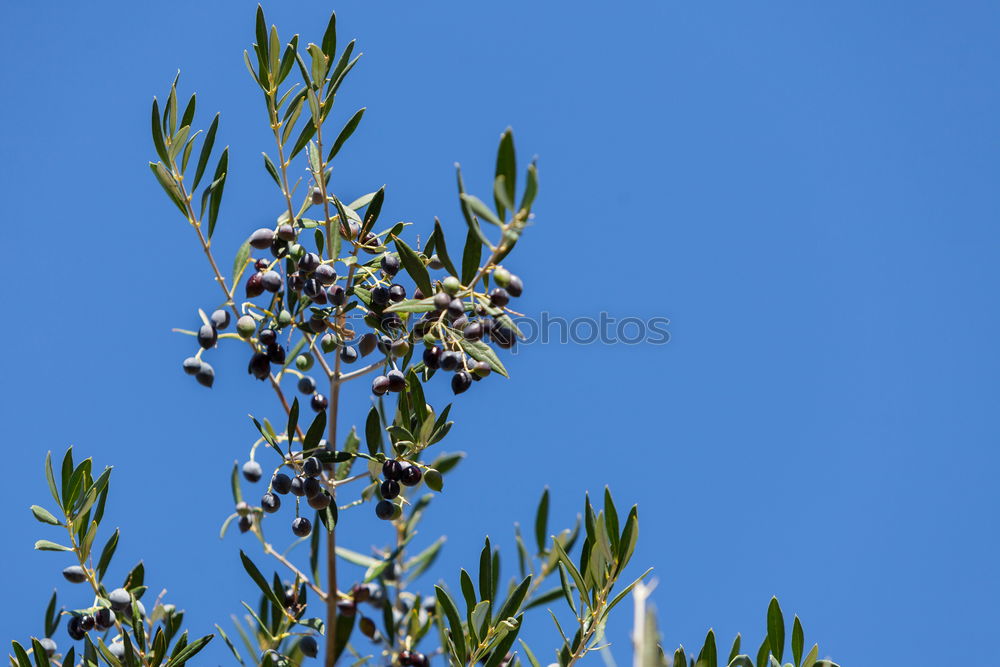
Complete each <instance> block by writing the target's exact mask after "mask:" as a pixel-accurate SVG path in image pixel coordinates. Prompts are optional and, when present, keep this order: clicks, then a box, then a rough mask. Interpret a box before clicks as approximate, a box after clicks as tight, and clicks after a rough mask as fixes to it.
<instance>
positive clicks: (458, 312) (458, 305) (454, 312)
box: [448, 299, 465, 318]
mask: <svg viewBox="0 0 1000 667" xmlns="http://www.w3.org/2000/svg"><path fill="white" fill-rule="evenodd" d="M464 312H465V304H463V303H462V300H461V299H452V300H451V301H450V302H449V303H448V315H450V316H451V317H453V318H456V317H461V316H462V313H464Z"/></svg>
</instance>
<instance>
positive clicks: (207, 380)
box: [194, 361, 215, 388]
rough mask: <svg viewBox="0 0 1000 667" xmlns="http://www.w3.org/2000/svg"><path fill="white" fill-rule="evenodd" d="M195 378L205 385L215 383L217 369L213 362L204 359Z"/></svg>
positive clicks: (209, 385) (208, 385)
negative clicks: (206, 361)
mask: <svg viewBox="0 0 1000 667" xmlns="http://www.w3.org/2000/svg"><path fill="white" fill-rule="evenodd" d="M194 379H195V380H197V381H198V384H200V385H201V386H203V387H209V388H211V386H212V385H213V384H215V369H214V368H212V366H211V364H207V363H205V362H204V361H203V362H201V368H199V369H198V372H197V373H195V375H194Z"/></svg>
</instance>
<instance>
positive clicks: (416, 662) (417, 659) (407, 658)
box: [398, 651, 431, 667]
mask: <svg viewBox="0 0 1000 667" xmlns="http://www.w3.org/2000/svg"><path fill="white" fill-rule="evenodd" d="M398 662H399V664H400V665H402V666H403V667H428V665H430V664H431V661H430V660H428V658H427V656H426V655H424V654H423V653H420V652H419V651H400V652H399V658H398Z"/></svg>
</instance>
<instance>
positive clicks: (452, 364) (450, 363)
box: [438, 350, 462, 373]
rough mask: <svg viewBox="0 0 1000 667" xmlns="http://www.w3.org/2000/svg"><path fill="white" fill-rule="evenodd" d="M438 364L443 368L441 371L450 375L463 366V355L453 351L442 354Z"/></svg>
mask: <svg viewBox="0 0 1000 667" xmlns="http://www.w3.org/2000/svg"><path fill="white" fill-rule="evenodd" d="M438 363H439V365H440V366H441V370H443V371H448V372H449V373H450V372H451V371H453V370H455V369H457V368H458V367H459V366H460V365H461V364H462V355H461V354H459V353H458V352H454V351H452V350H446V351H444V352H442V353H441V356H440V358H439V360H438Z"/></svg>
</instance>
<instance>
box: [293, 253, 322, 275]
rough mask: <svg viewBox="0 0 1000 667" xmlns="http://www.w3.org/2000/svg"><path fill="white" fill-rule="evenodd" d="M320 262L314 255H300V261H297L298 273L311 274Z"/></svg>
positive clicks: (317, 256)
mask: <svg viewBox="0 0 1000 667" xmlns="http://www.w3.org/2000/svg"><path fill="white" fill-rule="evenodd" d="M322 261H323V260H321V259H320V257H319V255H317V254H316V253H314V252H307V253H306V254H304V255H302V259H300V260H299V271H302V272H303V273H312V272H313V271H315V270H316V267H318V266H319V265H320V263H321V262H322Z"/></svg>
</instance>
